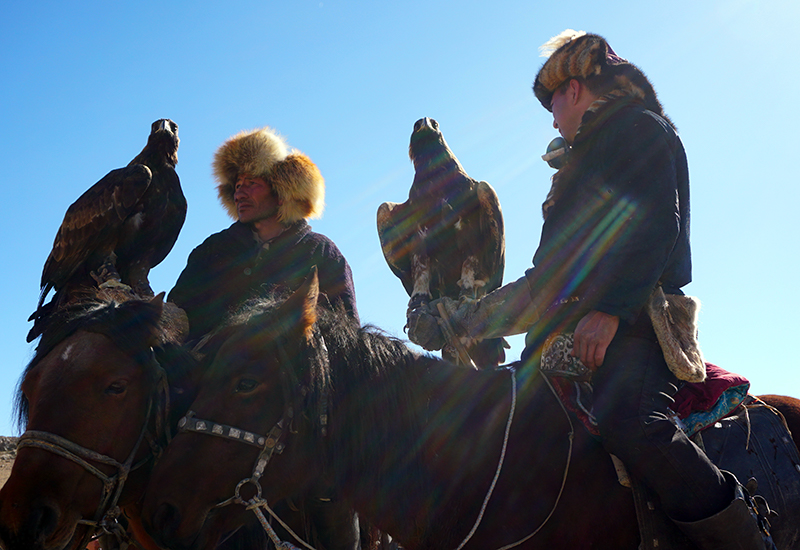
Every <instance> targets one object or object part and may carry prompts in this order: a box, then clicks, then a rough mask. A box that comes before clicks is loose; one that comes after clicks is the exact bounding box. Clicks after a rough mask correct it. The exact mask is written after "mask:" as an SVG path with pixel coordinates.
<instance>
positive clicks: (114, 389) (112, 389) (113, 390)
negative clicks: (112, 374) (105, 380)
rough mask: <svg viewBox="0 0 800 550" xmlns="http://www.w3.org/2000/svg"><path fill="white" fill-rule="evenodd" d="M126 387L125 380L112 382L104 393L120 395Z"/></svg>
mask: <svg viewBox="0 0 800 550" xmlns="http://www.w3.org/2000/svg"><path fill="white" fill-rule="evenodd" d="M127 388H128V383H127V382H125V381H118V382H114V383H113V384H111V385H110V386H108V387H107V388H106V393H107V394H109V395H120V394H123V393H125V390H126V389H127Z"/></svg>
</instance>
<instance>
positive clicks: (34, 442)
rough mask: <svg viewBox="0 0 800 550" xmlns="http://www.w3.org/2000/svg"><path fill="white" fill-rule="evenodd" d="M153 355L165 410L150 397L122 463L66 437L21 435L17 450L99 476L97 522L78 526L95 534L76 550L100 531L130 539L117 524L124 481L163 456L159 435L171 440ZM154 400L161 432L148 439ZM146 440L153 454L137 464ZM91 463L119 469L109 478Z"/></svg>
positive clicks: (162, 382) (162, 386)
mask: <svg viewBox="0 0 800 550" xmlns="http://www.w3.org/2000/svg"><path fill="white" fill-rule="evenodd" d="M150 353H151V355H150V362H151V365H155V367H156V372H157V373H158V383H157V384H156V392H159V391H161V392H163V393H164V396H165V397H164V403H165V404H164V407H162V406H161V401H160V400H159V399H157V398H154V396H153V395H151V396H150V399H149V401H148V404H147V414H146V416H145V421H144V425H143V426H142V430H141V432H139V437H138V439H137V440H136V444H135V445H134V446H133V449H132V450H131V452H130V454H129V455H128V458H127V459H126V460H125V462H119V461H117V460H116V459H114V458H112V457H110V456H107V455H104V454H101V453H98V452H96V451H93V450H91V449H87V448H86V447H82V446H81V445H78V444H77V443H75V442H73V441H70V440H69V439H67V438H65V437H62V436H60V435H56V434H53V433H50V432H44V431H39V430H27V431H25V433H24V434H22V435H21V436H20V438H19V441H18V442H17V449H18V450H19V449H22V448H24V447H32V448H36V449H42V450H45V451H48V452H51V453H53V454H55V455H58V456H61V457H63V458H66V459H68V460H71V461H72V462H74V463H75V464H77V465H79V466H81V467H83V468H84V469H85V470H86V471H87V472H89V473H90V474H92V475H94V476H95V477H97V478H98V479H99V480H100V482H101V483H102V484H103V489H102V492H101V497H100V502H99V503H98V505H97V509H96V511H95V514H94V519H92V520H87V519H80V520H78V524H79V525H87V526H89V527H92V528H93V529H94V532H93V531H92V530H90V531H89V532H88V533H87V534H85V535H84V537H83V539H82V540H81V544H80V545H79V546H77V548H85V547H86V545H87V544H88V543H89V541H90V540H91V539H92V538H93V537H95V536H96V535H98V533H97V531H102V532H103V533H105V534H109V535H112V536H116V537H117V538H119V539H120V540H122V539H125V538H128V537H127V534H126V533H125V529H124V528H123V527H122V526H121V525H120V524H119V522H118V521H117V518H119V515H120V513H121V511H120V509H119V507H118V506H117V503H118V502H119V499H120V496H121V495H122V490H123V488H124V486H125V482H126V481H127V479H128V476H129V475H130V473H131V472H132V471H135V470H137V469H139V468H141V467H142V466H144V465H145V464H146V463H147V462H148V461H150V460H151V459H152V458H153V457H155V456H157V455H158V454H159V453H160V450H161V449H160V446H159V444H158V441H157V438H158V437H159V435H160V434H162V433H163V434H165V435H166V438H167V440H169V438H170V436H169V433H168V430H167V429H166V424H167V422H166V415H167V409H168V408H169V389H168V385H167V381H166V372H165V371H164V369H163V368H162V367H161V365H160V364H159V363H158V361H157V360H156V358H155V355H154V354H153V352H152V350H151V352H150ZM154 401H157V402H158V404H157V405H156V407H155V410H156V431H157V432H159V433H157V435H156V438H155V439H154V438H151V437H148V436H149V433H148V425H149V424H150V420H151V416H152V413H153V410H154V407H153V402H154ZM145 439H147V441H148V443H149V444H150V447H151V453H150V454H149V455H148V456H146V457H144V458H143V459H141V460H140V461H139V462H137V463H136V464H134V463H133V461H134V459H135V457H136V453H137V452H138V451H139V447H140V446H141V444H142V441H144V440H145ZM92 462H94V463H98V464H104V465H106V466H111V467H112V468H115V469H116V473H114V474H112V475H107V474H105V473H104V472H103V471H102V470H100V469H99V468H97V467H96V466H94V465H93V464H92Z"/></svg>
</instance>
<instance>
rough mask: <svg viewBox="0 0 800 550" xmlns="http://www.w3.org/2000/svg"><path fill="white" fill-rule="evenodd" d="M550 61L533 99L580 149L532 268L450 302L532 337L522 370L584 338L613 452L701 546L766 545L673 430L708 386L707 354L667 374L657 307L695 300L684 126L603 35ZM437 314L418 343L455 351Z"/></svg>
mask: <svg viewBox="0 0 800 550" xmlns="http://www.w3.org/2000/svg"><path fill="white" fill-rule="evenodd" d="M543 50H545V53H546V54H548V53H549V54H550V55H549V59H548V60H547V61H546V62H545V63H544V65H543V66H542V68H541V69H540V71H539V73H538V74H537V76H536V80H535V82H534V85H533V91H534V94H535V95H536V98H537V99H538V100H539V101H540V102H541V103H542V105H543V106H544V108H545V109H547V110H548V111H550V112H552V113H553V118H554V122H553V126H554V127H555V128H557V129H558V130H559V132H560V133H561V135H562V136H563V138H564V139H565V140H566V142H567V143H568V144H569V147H568V148H566V150H567V151H568V152H567V153H566V155H567V157H566V160H564V161H563V163H562V167H561V168H560V170H559V171H558V173H557V174H556V175H555V176H554V178H553V183H552V187H551V189H550V192H549V193H548V195H547V198H546V200H545V202H544V204H543V207H542V210H543V214H544V218H545V221H544V225H543V227H542V234H541V239H540V243H539V247H538V249H537V250H536V253H535V255H534V257H533V264H534V267H533V268H531V269H529V270H528V271H527V272H526V274H525V275H524V276H523V277H522V278H520V279H519V280H517V281H515V282H513V283H510V284H507V285H505V286H503V287H501V288H499V289H497V290H496V291H494V292H492V293H490V294H487V295H486V296H484V297H483V298H482V299H480V300H477V301H474V300H473V301H470V300H461V301H459V302H455V301H453V300H450V299H447V298H443V299H441V300H440V302H441V303H442V305H444V306H445V309H446V310H447V311H448V314H449V317H450V322H451V323H452V324H453V325H454V328H455V329H456V331H457V332H460V334H462V335H464V336H465V337H468V338H475V339H481V338H496V337H500V336H506V335H511V334H518V333H522V332H527V335H526V348H525V351H524V352H523V357H522V359H523V361H536V360H538V357H539V356H540V355H541V354H542V353H544V354H545V356H547V355H546V354H547V340H548V337H551V336H553V335H559V334H567V335H569V334H572V337H573V338H574V346H573V351H572V355H573V356H575V357H577V358H578V359H580V361H581V362H582V363H583V365H584V366H585V367H588V369H589V370H590V371H592V385H593V389H594V396H593V397H594V414H595V416H596V419H597V423H598V427H599V431H600V435H601V437H602V440H603V443H604V445H605V447H606V449H607V450H608V451H609V452H610V453H612V454H614V455H616V456H617V457H619V458H620V459H622V461H623V462H624V463H625V465H626V466H627V468H628V469H629V471H630V472H631V473H632V474H633V475H634V476H636V477H638V478H639V479H641V480H642V481H643V482H644V483H646V484H647V485H648V486H649V487H650V488H651V489H652V490H654V491H655V492H656V493H657V494H658V495H659V497H660V500H661V503H662V506H663V508H664V511H665V512H666V513H667V514H668V515H669V516H670V517H671V518H672V519H673V521H674V522H675V523H676V524H677V525H678V527H679V528H680V529H681V530H682V531H683V532H684V533H685V534H686V535H687V536H688V537H689V538H691V539H692V541H693V542H694V543H695V544H696V545H697V546H698V547H699V548H702V549H711V548H748V549H749V548H765V544H770V543H771V541H769V539H767V541H766V542H765V540H764V538H762V533H761V531H760V529H759V527H758V525H757V520H756V518H755V516H754V515H753V511H752V509H751V506H750V500H749V499H748V498H744V494H743V492H742V487H741V485H740V484H739V483H738V481H737V480H736V478H735V477H734V476H733V475H732V474H730V473H728V472H724V471H720V470H719V469H718V468H717V467H716V466H715V465H714V464H712V463H711V461H710V460H708V458H707V457H706V455H705V453H704V452H703V451H702V450H701V449H699V448H698V447H697V446H696V445H695V444H694V443H692V442H691V441H690V440H689V439H688V438H687V437H686V436H685V435H684V434H683V432H682V431H680V430H679V429H677V428H676V427H675V425H674V424H672V422H671V421H670V420H669V416H670V413H669V411H668V407H669V406H670V405H671V403H672V396H673V395H674V394H675V393H676V391H677V387H678V386H679V384H680V382H679V379H678V377H677V376H676V374H674V373H673V370H674V371H675V372H677V374H678V375H680V376H681V377H682V379H684V380H687V379H689V380H691V381H701V380H702V379H703V378H704V376H705V370H704V363H703V361H702V355H700V354H699V349H697V348H695V349H694V350H689V352H690V353H689V354H688V355H694V357H693V359H694V362H693V363H690V364H688V365H683V366H676V365H673V364H670V365H669V367H668V364H667V362H666V361H665V355H669V353H668V352H669V351H670V350H669V349H668V348H669V346H667V345H661V344H660V343H659V340H660V339H661V337H662V334H661V333H660V332H659V334H658V335H657V334H656V330H655V329H654V326H656V327H659V326H660V324H659V323H658V322H655V323H654V321H653V320H651V317H652V318H653V319H654V320H655V321H658V318H657V317H658V316H657V315H655V314H653V311H654V308H652V307H648V304H649V303H650V301H651V296H655V297H656V298H659V297H660V299H661V300H660V303H664V302H665V301H666V299H664V295H665V294H666V295H668V296H671V297H673V298H674V303H676V304H677V303H680V302H681V301H682V299H688V297H685V296H683V292H682V291H681V288H682V287H684V286H685V285H687V284H688V283H689V282H690V281H691V252H690V246H689V175H688V168H687V161H686V155H685V153H684V150H683V145H682V144H681V141H680V139H679V138H678V135H677V133H676V130H675V127H674V126H673V124H672V122H671V121H670V120H669V118H667V116H666V115H665V114H664V111H663V109H662V107H661V104H660V103H659V101H658V99H657V97H656V93H655V91H654V89H653V87H652V85H651V84H650V82H649V81H648V79H647V78H646V77H645V75H644V74H643V73H642V72H641V71H640V70H639V69H638V68H637V67H636V66H635V65H633V64H631V63H629V62H628V61H626V60H625V59H622V58H621V57H619V56H618V55H616V54H615V53H614V51H613V50H612V49H611V47H610V46H609V45H608V43H607V42H606V40H605V39H604V38H602V37H600V36H598V35H594V34H586V33H583V32H575V31H571V30H570V31H565V32H564V33H562V34H561V35H559V36H556V37H555V38H553V39H552V40H551V41H549V42H548V43H547V44H545V45H544V46H543ZM562 160H563V159H562ZM671 300H672V298H671ZM656 302H658V300H656ZM656 302H653V303H656ZM672 303H673V302H672V301H671V302H670V304H672ZM437 307H438V304H434V307H431V306H430V305H429V306H428V307H427V308H426V309H423V308H421V309H423V310H422V311H417V312H412V313H411V314H410V316H409V332H408V334H409V338H411V339H412V340H413V341H415V342H417V343H419V344H420V345H422V346H423V347H425V348H427V349H431V350H433V349H440V347H441V345H442V344H443V343H444V337H443V336H442V334H441V332H442V331H441V330H440V329H439V325H440V324H441V323H442V321H441V320H440V319H438V318H437V317H436V316H437V315H438V314H437ZM693 337H694V334H693V333H692V334H691V335H690V338H689V340H691V339H692V338H693ZM662 347H663V350H662ZM543 350H544V351H543ZM692 352H694V353H692Z"/></svg>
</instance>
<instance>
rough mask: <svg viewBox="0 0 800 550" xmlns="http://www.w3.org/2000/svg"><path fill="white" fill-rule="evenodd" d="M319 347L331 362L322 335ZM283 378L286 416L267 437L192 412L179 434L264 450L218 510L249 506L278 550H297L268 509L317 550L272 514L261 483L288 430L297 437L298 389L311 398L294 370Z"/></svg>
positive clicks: (323, 414) (323, 413)
mask: <svg viewBox="0 0 800 550" xmlns="http://www.w3.org/2000/svg"><path fill="white" fill-rule="evenodd" d="M277 340H278V345H277V347H278V356H279V359H280V362H281V365H291V360H290V359H289V355H288V354H287V353H286V349H285V348H284V346H283V345H282V342H281V338H277ZM319 345H320V346H321V350H323V351H324V355H325V357H326V359H327V346H326V345H325V339H324V338H323V336H322V335H319ZM280 377H281V388H282V391H283V397H284V404H285V409H284V412H283V416H282V417H281V419H280V420H278V421H277V422H276V423H275V425H274V426H272V428H271V429H270V430H269V432H267V434H266V435H258V434H254V433H252V432H250V431H247V430H243V429H241V428H237V427H235V426H229V425H227V424H221V423H219V422H214V421H211V420H204V419H202V418H197V416H196V415H195V412H194V411H189V412H188V413H186V416H184V417H183V418H181V419H180V421H178V431H179V432H194V433H201V434H207V435H212V436H216V437H221V438H223V439H227V440H229V441H238V442H240V443H246V444H248V445H252V446H254V447H258V448H260V449H261V452H260V453H259V454H258V458H256V462H255V464H254V465H253V471H252V474H251V475H250V477H248V478H245V479H243V480H241V481H240V482H239V483H238V484H237V485H236V489H235V490H234V494H233V496H232V497H230V498H228V499H226V500H224V501H222V502H219V503H217V504H216V505H214V508H222V507H225V506H228V505H229V504H234V503H235V504H241V505H243V506H245V507H246V508H247V509H248V510H252V511H253V513H255V514H256V516H257V517H258V520H259V522H260V523H261V525H262V526H263V528H264V530H265V531H266V533H267V535H268V536H269V537H270V539H272V542H273V543H274V544H275V546H276V547H277V548H284V549H288V548H295V547H294V546H293V545H291V544H290V543H288V542H284V541H281V540H280V539H279V538H278V536H277V534H276V533H275V531H274V529H272V527H271V526H270V525H269V522H268V521H267V520H266V518H265V517H264V515H263V513H262V512H261V510H260V508H264V509H266V510H267V511H268V512H269V513H270V515H271V516H272V517H273V518H275V520H276V521H278V523H280V524H281V525H282V526H283V527H284V528H285V529H286V530H287V532H288V533H289V534H291V535H292V536H293V537H294V538H295V539H297V540H298V541H299V542H300V543H301V544H302V545H303V546H305V547H306V548H308V549H310V550H314V548H313V547H312V546H310V545H309V544H308V543H306V542H305V541H304V540H303V539H301V538H300V537H299V536H298V535H297V534H296V533H295V532H294V531H292V530H291V529H290V528H289V526H288V525H286V524H285V523H284V522H283V521H282V520H281V519H280V518H279V517H278V516H277V515H276V514H275V512H273V511H272V509H271V508H270V507H269V504H268V503H267V501H266V500H265V499H263V498H261V493H262V491H261V483H260V479H261V476H262V475H263V474H264V470H265V469H266V467H267V464H269V461H270V460H271V459H272V456H273V455H275V454H280V453H281V452H283V450H284V448H285V444H284V443H283V442H282V441H281V437H282V436H283V433H284V430H288V431H289V433H296V432H294V431H293V428H292V423H293V420H294V403H295V396H296V393H295V392H294V391H292V390H293V388H295V387H299V388H300V393H301V394H302V395H306V394H307V388H305V387H304V386H303V385H302V384H301V382H300V380H299V379H298V378H297V375H296V374H295V372H294V371H293V370H292V369H287V368H283V367H282V368H281V370H280ZM327 405H328V401H327V396H325V395H323V396H322V400H321V404H320V407H321V409H320V411H319V424H320V431H321V433H322V435H323V436H324V435H325V434H326V431H327V423H328V414H327ZM248 484H251V485H253V486H254V488H255V491H256V494H255V496H254V497H253V498H252V499H250V500H245V499H244V498H242V496H241V489H242V487H244V486H245V485H248Z"/></svg>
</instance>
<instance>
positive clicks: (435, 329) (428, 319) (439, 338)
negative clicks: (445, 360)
mask: <svg viewBox="0 0 800 550" xmlns="http://www.w3.org/2000/svg"><path fill="white" fill-rule="evenodd" d="M434 311H435V310H434ZM438 315H439V314H438V312H436V314H435V315H434V314H433V313H432V312H431V311H430V309H429V307H428V305H427V304H423V305H421V306H419V307H416V308H414V309H409V311H408V313H407V314H406V329H407V330H408V339H409V340H411V341H412V342H414V343H415V344H417V345H418V346H421V347H422V348H424V349H426V350H428V351H437V350H440V349H442V348H443V347H444V345H445V343H447V339H446V338H445V336H444V334H443V333H442V329H441V327H440V326H439V321H440V320H441V319H440V318H439V316H438Z"/></svg>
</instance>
